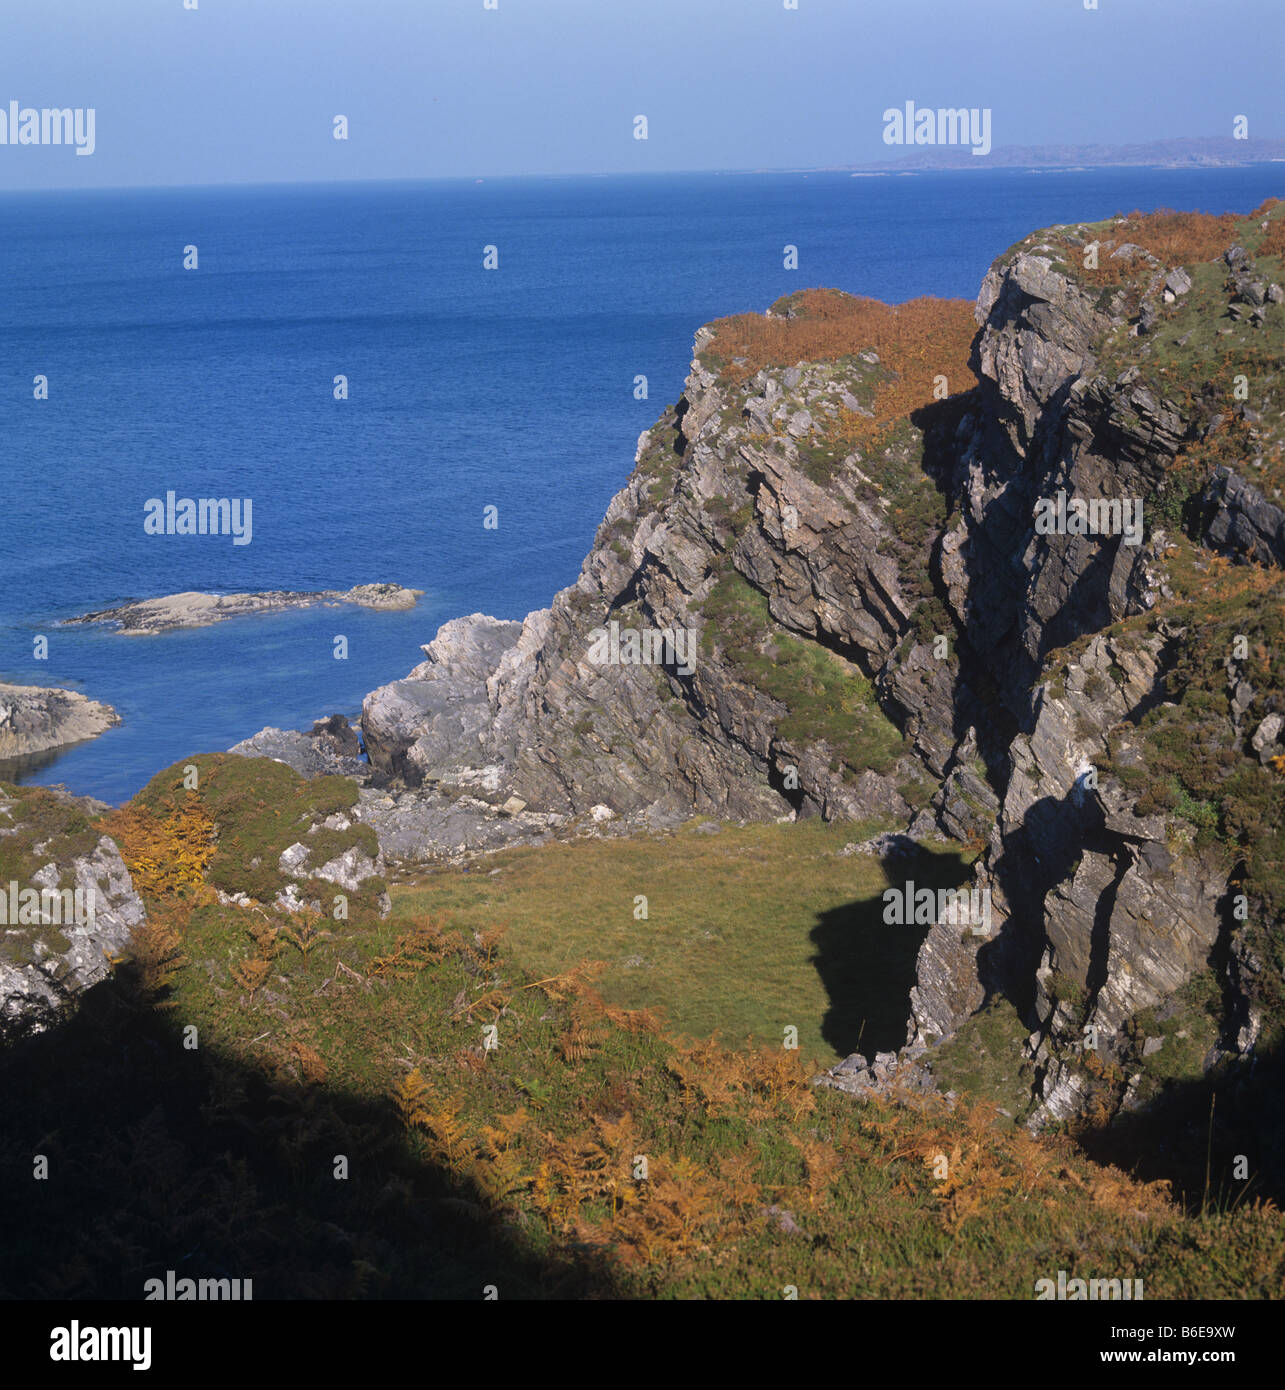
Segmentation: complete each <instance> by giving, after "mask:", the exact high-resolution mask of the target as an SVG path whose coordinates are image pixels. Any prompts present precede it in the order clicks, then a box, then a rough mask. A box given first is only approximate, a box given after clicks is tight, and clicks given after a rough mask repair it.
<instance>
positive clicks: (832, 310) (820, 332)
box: [706, 290, 977, 446]
mask: <svg viewBox="0 0 1285 1390" xmlns="http://www.w3.org/2000/svg"><path fill="white" fill-rule="evenodd" d="M711 326H712V327H713V329H714V337H713V339H712V341H711V342H710V344H709V346H708V348H707V349H706V357H707V360H709V361H710V362H711V363H712V364H716V365H717V366H718V370H719V373H720V375H722V376H723V377H724V378H725V379H726V380H728V381H730V382H733V383H741V382H744V381H747V380H748V379H749V378H750V377H752V376H754V375H755V373H757V372H759V371H761V370H762V369H763V368H765V367H791V366H795V365H796V364H799V363H804V362H840V361H844V360H846V359H850V358H854V357H856V356H857V355H858V354H860V353H862V352H867V351H873V352H875V353H877V354H878V357H879V365H880V367H881V368H882V369H883V372H882V375H883V379H882V380H881V381H879V383H878V385H877V386H876V389H875V396H874V402H873V415H863V414H861V413H859V412H857V411H851V410H845V411H843V412H842V414H841V416H840V419H839V421H838V424H837V427H836V431H835V433H836V435H837V436H838V438H839V439H840V440H841V441H842V442H844V443H846V444H848V445H849V446H857V445H861V444H868V443H869V442H870V441H871V440H872V439H873V438H874V437H875V436H876V435H877V434H878V433H879V431H880V430H881V429H882V428H883V427H884V426H885V425H887V424H888V423H889V422H890V421H893V420H898V419H902V418H904V417H906V416H908V415H909V414H910V413H911V411H913V410H916V409H918V408H919V407H920V406H924V405H927V404H928V403H929V402H930V401H932V400H933V399H934V388H935V384H936V381H937V378H938V377H945V378H946V388H945V390H946V393H948V394H950V395H957V394H959V393H960V392H962V391H967V390H969V389H971V388H972V387H973V386H974V385H975V384H976V377H975V376H974V375H973V372H972V370H971V368H970V367H969V352H970V350H971V348H972V342H973V338H974V337H975V335H976V333H977V324H976V321H975V319H974V317H973V305H972V303H971V301H969V300H966V299H934V298H931V297H923V298H920V299H912V300H909V301H907V302H906V303H905V304H895V305H894V304H885V303H883V301H882V300H878V299H864V298H861V297H859V296H856V295H850V294H844V293H843V292H842V291H840V290H803V291H800V292H799V293H798V294H794V295H790V296H788V297H787V298H786V299H784V300H779V301H778V302H777V303H776V304H775V305H773V307H772V311H771V312H770V313H768V314H765V315H764V314H735V315H732V316H731V317H730V318H724V319H718V320H716V321H715V322H714V324H713V325H711ZM936 394H937V396H940V395H941V394H942V393H941V392H940V391H938V392H936Z"/></svg>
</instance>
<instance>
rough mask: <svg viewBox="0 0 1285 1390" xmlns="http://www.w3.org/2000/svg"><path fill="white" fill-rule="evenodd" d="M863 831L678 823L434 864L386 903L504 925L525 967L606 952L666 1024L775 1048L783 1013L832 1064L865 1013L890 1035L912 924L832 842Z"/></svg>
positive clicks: (619, 975)
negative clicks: (904, 923)
mask: <svg viewBox="0 0 1285 1390" xmlns="http://www.w3.org/2000/svg"><path fill="white" fill-rule="evenodd" d="M874 828H875V827H874V826H873V825H870V826H854V825H827V824H824V823H822V822H821V821H819V820H816V821H801V822H797V823H793V824H786V825H747V826H734V825H727V826H724V827H723V828H722V830H721V832H720V833H718V834H709V833H704V832H702V831H701V830H699V829H698V828H696V827H695V826H685V827H683V828H682V829H680V830H679V831H678V832H676V833H675V834H672V835H666V836H653V837H648V838H645V839H629V840H584V841H580V842H578V843H572V844H565V845H550V846H544V847H540V848H532V849H517V850H509V851H505V852H503V853H501V854H497V855H494V856H492V857H491V858H488V859H487V860H486V861H485V863H484V864H482V865H478V866H474V867H473V868H471V869H470V870H468V871H467V872H466V871H464V870H463V869H443V870H440V871H439V872H437V873H434V874H432V875H430V876H429V877H428V878H427V879H425V880H424V881H423V883H422V884H420V885H418V886H415V887H401V888H394V889H393V900H394V904H395V906H396V909H397V910H398V911H399V912H402V913H414V912H427V913H431V914H432V915H434V916H435V917H436V916H438V915H442V916H445V917H446V918H449V920H450V922H451V924H452V925H453V926H455V927H463V928H466V929H468V930H470V931H476V930H483V929H485V928H486V927H488V926H490V925H492V924H495V923H503V924H504V925H506V927H507V929H508V932H507V935H506V937H505V940H504V951H505V954H506V956H507V957H508V958H509V960H510V961H512V962H513V963H514V964H515V965H516V966H519V967H520V968H521V969H522V970H524V971H526V972H528V973H529V974H531V975H532V976H533V977H534V978H537V979H538V978H542V977H543V976H546V975H551V974H555V973H557V972H559V971H562V970H566V969H567V968H569V967H570V966H572V965H574V964H575V963H576V962H577V961H580V960H583V959H598V960H605V961H606V962H607V970H606V972H605V974H604V975H603V977H602V980H601V981H600V988H601V989H602V990H603V992H604V994H605V996H606V997H607V998H609V999H610V1000H612V1001H613V1002H615V1003H618V1004H620V1005H622V1006H623V1007H626V1008H631V1009H637V1008H643V1007H646V1006H649V1005H650V1006H660V1007H661V1008H663V1009H664V1011H665V1015H666V1018H667V1019H668V1022H669V1025H670V1028H671V1029H672V1031H674V1032H676V1033H680V1034H689V1035H691V1036H693V1037H707V1036H710V1035H711V1034H714V1033H718V1034H720V1035H721V1036H722V1038H723V1040H724V1041H725V1042H727V1043H729V1044H732V1043H737V1044H739V1043H741V1042H742V1041H743V1040H744V1039H746V1038H751V1039H753V1040H754V1041H756V1042H769V1043H774V1044H780V1042H781V1040H782V1037H783V1031H782V1030H783V1029H784V1028H785V1027H786V1026H787V1025H792V1026H794V1027H796V1028H797V1029H798V1030H799V1033H798V1036H799V1047H800V1049H801V1050H802V1052H803V1053H804V1054H806V1055H807V1056H809V1057H813V1058H815V1059H816V1060H817V1062H819V1063H822V1064H824V1065H832V1064H833V1063H834V1062H835V1061H836V1060H838V1058H839V1057H840V1056H844V1055H846V1052H844V1051H840V1050H839V1049H838V1048H836V1046H835V1045H834V1042H833V1041H832V1040H828V1039H827V1037H826V1036H825V1033H827V1032H828V1033H829V1034H830V1037H831V1039H843V1038H850V1037H852V1036H855V1032H856V1031H859V1030H860V1027H861V1023H862V1021H863V1019H864V1018H865V1016H866V1015H869V1016H870V1018H871V1019H872V1020H877V1021H878V1022H879V1023H880V1024H882V1029H881V1034H882V1036H883V1037H884V1040H885V1041H886V1036H887V1034H888V1032H889V1029H890V1028H895V1029H897V1030H898V1032H899V1033H900V1034H902V1035H904V1022H905V1017H906V1014H907V1005H906V996H905V994H904V993H903V994H902V995H901V997H900V998H894V999H892V1000H888V999H886V998H885V997H883V996H885V995H886V994H887V993H889V992H891V991H889V990H888V989H886V985H887V984H888V982H889V980H890V974H889V973H888V972H889V968H890V967H891V968H892V969H895V970H897V971H898V976H899V977H900V978H901V983H903V984H905V985H906V988H907V989H908V987H909V986H908V982H907V981H906V980H905V978H904V977H905V975H906V967H907V959H906V958H907V957H908V956H910V954H911V952H912V951H913V950H917V948H918V944H919V940H920V938H921V937H922V935H923V930H922V929H916V928H914V927H908V928H890V927H886V926H884V925H883V922H882V898H881V896H880V895H881V894H882V892H883V889H884V888H885V887H886V886H887V884H888V881H889V880H888V878H887V876H886V875H885V873H884V871H883V869H882V868H881V867H880V864H879V861H878V860H877V859H875V858H873V857H869V856H864V855H852V856H847V857H842V858H840V857H839V856H838V855H837V853H836V852H837V851H838V850H840V849H842V848H843V846H844V844H846V843H847V842H849V841H851V840H856V839H861V838H863V836H864V835H865V834H868V833H870V832H871V831H872V830H873V829H874ZM937 861H940V862H939V863H937ZM957 862H958V861H957V860H956V859H955V857H954V856H952V855H942V856H937V857H936V860H930V861H929V864H928V866H926V867H925V868H924V869H923V870H922V871H921V874H920V877H921V879H922V881H925V882H927V881H928V879H929V876H930V875H931V873H932V866H933V864H934V863H936V867H937V871H938V873H939V875H941V876H943V877H944V879H949V878H950V877H951V874H950V870H951V869H952V867H954V866H955V865H956V864H957ZM957 876H958V875H957V874H956V877H957ZM636 894H642V895H645V896H646V898H647V909H648V919H647V920H646V921H637V920H635V918H634V897H635V895H636ZM898 934H900V935H898ZM858 942H859V943H860V947H859V949H858V948H857V946H856V944H855V943H858ZM848 943H854V944H853V945H852V946H851V949H849V945H848ZM818 964H820V965H821V966H822V967H823V968H824V975H825V977H824V978H823V974H822V973H821V972H819V971H818ZM909 964H910V965H911V967H912V968H913V960H910V962H909ZM836 978H837V979H838V980H839V981H840V983H839V984H838V985H837V986H836V984H835V981H836ZM827 981H828V983H829V984H830V986H831V988H832V989H835V990H837V992H838V994H839V995H840V998H841V1000H842V1003H843V1005H844V1007H845V1008H850V1009H851V1015H852V1016H851V1017H850V1018H849V1020H848V1021H847V1023H846V1025H844V1026H839V1025H838V1023H837V1021H836V1022H835V1026H829V1025H827V1023H826V1019H827V1014H828V1013H829V1011H830V1009H831V1006H832V1003H833V1000H832V999H831V997H830V995H829V994H828V993H827V988H826V983H827ZM889 1004H891V1011H890V1010H889V1007H888V1006H889ZM890 1012H891V1013H894V1014H896V1015H897V1017H896V1019H892V1018H891V1017H890V1016H889V1015H890ZM823 1029H824V1032H823ZM901 1040H902V1037H901V1036H898V1038H897V1042H898V1043H900V1041H901ZM849 1050H851V1049H849Z"/></svg>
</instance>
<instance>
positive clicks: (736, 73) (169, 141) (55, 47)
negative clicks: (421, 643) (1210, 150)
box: [0, 0, 1285, 189]
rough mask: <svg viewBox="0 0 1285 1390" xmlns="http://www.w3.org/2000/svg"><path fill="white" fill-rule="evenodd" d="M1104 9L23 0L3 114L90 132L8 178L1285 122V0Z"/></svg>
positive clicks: (1, 27)
mask: <svg viewBox="0 0 1285 1390" xmlns="http://www.w3.org/2000/svg"><path fill="white" fill-rule="evenodd" d="M1098 3H1099V8H1098V9H1097V10H1096V11H1090V10H1086V9H1085V8H1084V0H955V3H949V0H798V8H797V10H787V9H786V8H785V3H784V0H498V9H495V10H486V9H484V7H483V0H198V8H197V9H196V10H194V11H193V10H185V9H184V8H183V0H33V2H32V3H27V4H23V3H20V0H7V3H5V4H4V6H3V12H0V109H5V110H7V108H8V103H9V102H10V101H11V100H16V101H17V102H18V103H19V104H20V105H21V106H33V107H42V106H59V107H65V106H70V107H93V108H94V109H95V112H96V144H97V148H96V149H95V152H94V154H93V155H92V156H90V157H77V156H76V155H75V154H74V152H73V151H72V150H70V149H68V148H65V147H63V148H51V147H41V146H16V145H5V146H0V188H7V189H14V188H47V187H77V186H81V187H84V186H122V185H139V184H162V185H164V184H192V183H241V182H250V183H257V182H278V181H294V180H317V179H321V180H326V179H367V178H432V177H461V176H462V177H485V176H497V175H506V174H576V173H616V172H638V171H655V172H659V171H664V170H683V169H747V168H784V167H796V166H806V167H816V166H828V165H838V164H850V163H861V162H867V161H871V160H878V159H884V158H887V157H889V156H890V155H897V154H901V153H904V151H901V150H897V149H889V148H888V147H887V146H885V145H884V144H883V143H882V139H881V135H882V128H883V127H882V121H881V116H882V112H883V111H884V109H885V108H887V107H890V106H899V105H902V104H904V102H905V101H906V100H908V99H909V100H914V101H916V102H917V103H918V104H919V105H921V106H970V107H971V106H976V107H990V108H991V109H992V111H993V123H994V134H993V139H994V143H995V144H996V145H997V146H999V145H1006V144H1042V143H1066V144H1079V143H1089V142H1104V143H1126V142H1130V141H1135V140H1149V139H1161V138H1166V137H1170V136H1179V135H1215V134H1216V135H1230V134H1231V123H1232V119H1233V117H1234V116H1236V115H1240V114H1244V115H1247V116H1248V117H1249V122H1250V126H1249V129H1250V134H1251V136H1254V135H1261V136H1272V137H1277V136H1281V135H1285V120H1282V101H1283V98H1282V95H1281V93H1282V90H1283V89H1282V84H1281V82H1280V62H1281V55H1282V53H1285V42H1283V41H1285V0H1098ZM339 113H342V114H344V115H346V116H347V117H348V119H349V122H350V138H349V140H347V141H346V142H344V141H336V140H335V139H333V137H332V126H331V122H332V118H333V117H334V116H335V115H336V114H339ZM639 114H643V115H646V116H647V118H648V127H649V130H648V135H649V138H648V139H647V140H646V141H638V140H635V139H634V138H633V125H632V122H633V119H634V117H635V116H636V115H639Z"/></svg>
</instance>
